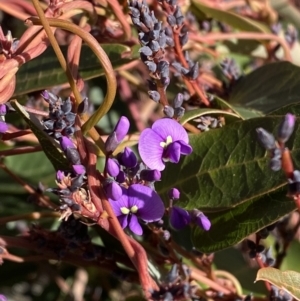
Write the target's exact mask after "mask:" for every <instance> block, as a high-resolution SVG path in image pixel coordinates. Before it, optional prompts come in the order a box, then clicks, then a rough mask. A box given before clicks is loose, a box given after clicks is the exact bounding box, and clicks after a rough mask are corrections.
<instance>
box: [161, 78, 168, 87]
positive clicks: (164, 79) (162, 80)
mask: <svg viewBox="0 0 300 301" xmlns="http://www.w3.org/2000/svg"><path fill="white" fill-rule="evenodd" d="M160 82H161V83H162V85H163V86H164V89H166V88H167V86H168V85H169V84H170V77H162V78H161V79H160Z"/></svg>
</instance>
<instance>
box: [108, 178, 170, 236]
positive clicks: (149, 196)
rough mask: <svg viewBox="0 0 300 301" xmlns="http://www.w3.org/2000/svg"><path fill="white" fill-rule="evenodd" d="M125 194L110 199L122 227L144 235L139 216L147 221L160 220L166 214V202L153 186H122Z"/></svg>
mask: <svg viewBox="0 0 300 301" xmlns="http://www.w3.org/2000/svg"><path fill="white" fill-rule="evenodd" d="M122 190H123V194H122V196H121V197H120V198H119V199H118V200H117V201H114V200H112V199H109V202H110V205H111V206H112V208H113V210H114V212H115V214H116V216H117V218H118V220H119V222H120V224H121V226H122V228H123V229H124V228H126V227H129V229H130V230H131V231H132V232H133V233H135V234H137V235H142V234H143V229H142V227H141V225H140V224H139V221H138V218H140V219H142V220H143V221H145V222H153V221H158V220H160V219H161V218H162V217H163V215H164V211H165V208H164V204H163V202H162V200H161V198H160V197H159V195H158V194H157V193H156V192H155V191H153V190H152V189H151V188H149V187H147V186H144V185H141V184H133V185H131V186H130V187H129V188H128V189H125V188H124V187H122Z"/></svg>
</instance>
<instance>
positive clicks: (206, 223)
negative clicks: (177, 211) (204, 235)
mask: <svg viewBox="0 0 300 301" xmlns="http://www.w3.org/2000/svg"><path fill="white" fill-rule="evenodd" d="M191 215H192V219H193V221H194V222H195V223H196V224H197V225H198V226H199V227H201V228H202V229H203V230H205V231H208V230H209V229H210V227H211V222H210V220H209V219H208V217H207V216H205V215H204V213H203V212H201V211H199V210H197V209H194V210H192V212H191Z"/></svg>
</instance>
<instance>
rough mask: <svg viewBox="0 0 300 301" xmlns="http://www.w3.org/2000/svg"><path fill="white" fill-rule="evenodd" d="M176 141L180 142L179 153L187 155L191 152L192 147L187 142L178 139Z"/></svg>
mask: <svg viewBox="0 0 300 301" xmlns="http://www.w3.org/2000/svg"><path fill="white" fill-rule="evenodd" d="M178 143H180V145H181V149H180V153H181V154H182V155H189V154H191V153H192V151H193V149H192V147H191V146H190V145H189V144H187V143H185V142H184V141H182V140H180V141H178Z"/></svg>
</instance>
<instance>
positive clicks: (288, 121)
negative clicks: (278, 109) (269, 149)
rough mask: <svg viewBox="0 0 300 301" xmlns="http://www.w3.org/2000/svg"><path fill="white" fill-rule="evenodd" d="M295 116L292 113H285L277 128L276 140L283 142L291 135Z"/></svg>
mask: <svg viewBox="0 0 300 301" xmlns="http://www.w3.org/2000/svg"><path fill="white" fill-rule="evenodd" d="M295 122H296V117H295V115H293V114H286V115H285V117H284V119H283V121H282V122H281V124H280V126H279V128H278V141H279V142H282V143H285V142H287V141H288V139H289V138H290V137H291V135H292V133H293V131H294V127H295Z"/></svg>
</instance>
